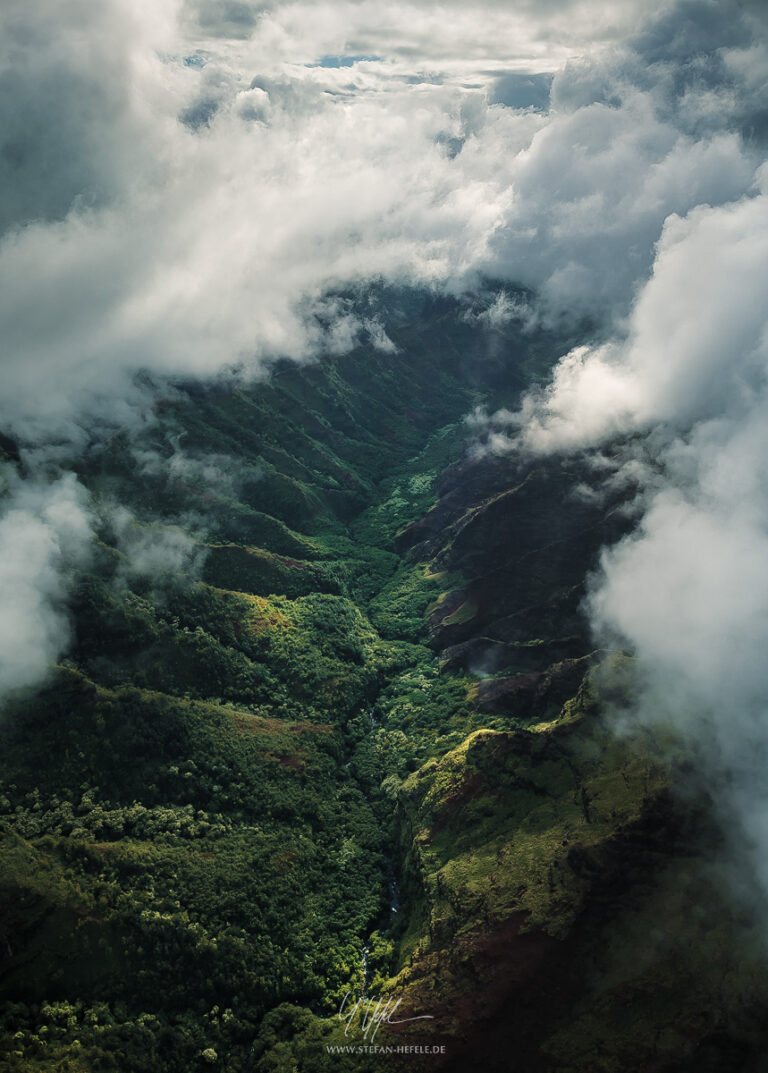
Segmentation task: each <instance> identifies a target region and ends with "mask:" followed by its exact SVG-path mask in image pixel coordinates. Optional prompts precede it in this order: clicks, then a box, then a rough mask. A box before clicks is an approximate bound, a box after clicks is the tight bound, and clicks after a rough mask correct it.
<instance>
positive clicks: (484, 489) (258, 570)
mask: <svg viewBox="0 0 768 1073" xmlns="http://www.w3.org/2000/svg"><path fill="white" fill-rule="evenodd" d="M389 302H390V305H391V306H392V307H394V308H396V309H397V317H396V319H395V323H393V324H391V325H388V332H389V334H390V336H391V339H392V340H393V343H394V346H393V347H391V348H388V349H387V350H386V351H385V350H382V349H376V347H375V346H373V345H371V346H360V347H358V348H357V349H355V350H353V351H352V352H351V353H349V354H346V355H343V356H338V355H333V354H328V355H326V356H325V357H323V358H321V359H320V360H319V361H317V362H314V363H311V364H307V365H304V366H300V365H297V364H278V365H276V366H275V367H274V368H273V369H272V370H271V373H270V376H269V377H268V379H265V380H263V381H261V382H258V383H247V382H242V381H238V380H237V379H230V380H228V381H223V380H222V381H221V382H218V383H211V384H208V385H205V386H201V385H200V384H192V383H185V382H179V383H177V384H175V385H174V386H173V389H172V390H170V389H169V391H168V393H167V396H164V397H162V398H160V399H159V401H157V402H156V405H155V412H154V413H153V414H152V415H151V419H148V420H147V422H146V427H145V428H144V429H143V431H141V433H140V434H137V433H135V432H132V433H131V434H130V435H129V434H128V433H126V434H125V435H122V434H120V435H115V436H113V437H112V438H111V439H109V440H108V441H107V442H104V441H103V440H100V439H98V438H96V437H94V442H93V443H92V444H91V445H90V447H89V448H88V449H87V450H86V451H84V452H81V453H80V454H79V455H78V457H76V458H72V459H71V460H69V462H68V465H69V468H71V469H72V470H74V471H75V472H76V473H77V474H78V479H79V480H80V482H81V483H82V484H83V485H84V486H85V488H86V489H87V490H88V493H89V495H90V497H91V501H92V503H93V510H94V514H95V519H96V522H95V530H96V537H95V539H94V541H93V546H92V549H91V552H90V555H89V557H88V559H87V561H84V562H81V563H78V564H73V566H72V568H71V576H70V592H69V598H68V599H69V607H70V613H71V617H72V643H71V645H70V647H69V649H68V652H67V654H66V657H65V658H64V659H63V660H62V661H61V663H60V665H59V666H57V667H56V668H55V669H54V668H52V669H51V672H50V675H49V677H48V679H47V681H46V683H45V684H44V686H43V687H42V688H40V689H39V690H37V691H35V692H34V693H30V692H28V691H27V692H22V693H18V694H17V695H15V696H13V697H12V699H11V700H10V701H9V702H8V703H7V704H6V705H5V710H4V711H3V712H2V717H1V718H0V777H1V786H0V831H1V832H2V844H1V846H0V854H1V856H2V861H1V864H0V905H1V906H2V918H1V919H2V923H1V927H2V935H1V936H0V999H2V1009H1V1010H0V1017H1V1018H2V1026H3V1028H2V1039H1V1040H0V1066H1V1067H2V1069H4V1070H6V1069H7V1070H8V1071H9V1073H27V1071H30V1073H35V1071H39V1073H54V1071H56V1073H59V1071H60V1073H65V1071H68V1073H96V1071H115V1073H117V1071H120V1073H122V1071H125V1073H190V1071H195V1070H198V1071H201V1070H206V1069H213V1070H222V1071H226V1073H245V1071H249V1073H288V1071H291V1070H303V1071H307V1073H315V1071H318V1073H319V1071H322V1070H326V1069H327V1070H345V1069H346V1070H350V1071H357V1070H366V1069H372V1070H374V1069H383V1068H390V1067H392V1066H394V1067H395V1068H400V1067H401V1066H400V1065H398V1063H401V1065H402V1067H403V1068H422V1066H427V1067H428V1068H435V1069H438V1068H441V1069H447V1070H453V1069H455V1070H465V1069H470V1068H481V1067H484V1068H486V1069H488V1070H493V1069H498V1070H506V1069H510V1068H520V1069H526V1070H527V1071H528V1073H535V1071H537V1070H539V1071H542V1073H543V1071H551V1073H554V1071H557V1073H633V1071H635V1073H656V1071H657V1073H673V1071H675V1073H694V1071H696V1073H706V1071H708V1070H711V1071H712V1073H715V1071H718V1073H728V1071H734V1073H736V1071H741V1070H755V1071H757V1070H760V1069H762V1068H764V1066H761V1065H760V1062H761V1061H762V1055H763V1054H764V1053H765V1051H766V1047H768V1039H767V1038H766V1025H765V1017H764V1011H765V1008H766V1003H767V1002H768V974H766V971H765V968H764V965H763V963H762V961H761V954H760V951H761V944H760V942H759V941H758V939H757V936H758V928H757V924H756V922H755V921H754V920H753V919H752V917H751V916H750V913H749V911H748V909H747V907H746V902H745V903H744V905H742V904H741V903H740V902H738V901H736V902H734V901H733V900H732V899H730V898H728V897H726V895H725V893H724V892H723V890H722V885H721V883H720V880H719V879H718V877H717V876H716V875H715V874H714V872H713V870H712V868H711V866H710V861H711V859H712V856H713V854H714V853H715V852H716V851H717V848H718V845H719V841H720V838H721V836H720V834H719V831H718V828H717V826H716V824H715V823H714V821H713V820H712V818H711V807H710V806H711V802H710V800H709V798H708V793H707V788H706V787H703V786H702V785H701V784H700V783H697V782H696V781H695V780H693V779H692V778H691V769H692V766H693V760H692V758H691V756H690V755H689V754H688V752H686V750H685V749H684V748H683V746H682V745H681V743H679V742H678V741H677V740H676V739H675V737H674V735H673V734H672V733H671V731H670V732H669V733H665V732H664V731H663V730H660V729H658V728H654V729H651V728H650V727H648V726H627V725H626V724H623V723H621V720H620V718H619V713H620V712H621V711H622V709H623V707H624V705H625V701H626V698H627V697H628V696H630V695H631V693H632V689H633V675H634V665H633V660H632V656H631V653H628V652H620V651H607V650H597V651H596V650H595V648H594V643H593V642H592V640H591V637H590V634H589V630H588V627H587V624H586V621H585V619H584V617H583V615H582V612H581V602H582V599H583V597H584V592H585V579H586V578H587V576H588V574H589V571H590V570H591V569H593V568H594V566H595V564H596V562H597V558H598V555H599V551H600V548H601V547H602V546H604V545H605V544H606V543H611V542H613V541H615V540H617V539H619V538H620V537H621V536H622V535H623V534H624V533H625V532H627V530H628V527H629V525H630V520H631V513H630V511H629V509H628V507H627V504H628V502H629V501H631V498H632V489H631V488H626V487H623V488H621V489H619V490H613V491H610V490H609V491H606V490H605V489H602V488H601V487H600V472H599V469H598V468H596V467H595V466H594V465H591V464H590V461H589V459H588V458H587V457H585V456H583V455H576V456H574V455H570V456H567V457H566V456H558V455H553V456H549V457H547V458H544V459H542V458H539V459H535V460H534V459H526V458H525V457H523V456H510V455H509V454H507V455H505V456H503V457H496V456H495V455H494V454H493V453H492V452H491V451H478V450H473V449H472V439H473V432H472V427H471V424H469V423H468V422H467V421H466V415H467V414H469V413H471V412H472V411H473V409H474V408H475V407H478V406H489V407H491V406H492V407H495V408H497V407H500V406H514V404H515V402H516V401H517V400H518V399H519V396H520V394H521V393H522V392H523V391H524V390H525V389H527V388H529V387H530V386H531V385H534V384H536V383H537V382H539V381H544V380H545V379H546V377H547V375H548V373H549V370H550V369H551V366H552V364H553V362H554V361H555V360H556V359H557V358H558V357H559V355H560V354H561V353H563V352H564V351H565V350H566V349H567V348H568V347H569V346H570V345H572V344H573V343H574V342H578V332H575V333H574V332H573V331H571V334H570V335H569V336H568V337H567V338H566V337H565V336H560V335H558V333H557V332H556V331H554V330H549V331H545V330H543V329H537V330H530V329H529V330H527V331H524V330H523V327H522V326H521V324H520V323H516V322H515V321H514V320H513V321H510V322H508V323H507V325H506V327H504V328H501V329H500V328H490V327H488V326H487V325H484V324H482V323H480V321H479V320H478V318H477V317H473V315H472V310H471V307H469V306H468V305H467V304H466V303H464V304H458V303H456V302H453V301H450V300H447V299H446V300H440V301H436V300H426V299H421V300H420V303H416V302H415V300H414V299H413V298H410V299H409V298H408V297H407V295H400V296H399V297H398V298H397V301H395V300H394V297H393V296H390V297H389ZM398 303H399V305H398ZM0 449H1V450H2V454H3V461H4V466H5V467H6V468H7V469H9V470H12V469H14V468H22V469H23V465H24V463H23V459H22V458H20V456H19V454H18V453H17V448H16V445H15V444H14V442H13V441H12V440H10V439H3V440H2V444H1V445H0ZM590 490H591V493H592V494H588V493H589V492H590ZM350 992H351V993H352V995H353V996H365V997H366V998H369V997H370V998H373V999H375V998H376V997H377V996H394V997H395V998H396V999H398V1000H400V1006H399V1009H398V1013H397V1017H396V1018H393V1020H394V1019H397V1020H402V1021H404V1022H406V1023H404V1024H401V1025H387V1024H384V1025H383V1026H382V1028H381V1031H379V1032H378V1033H377V1035H376V1037H375V1041H374V1042H375V1043H376V1045H377V1046H379V1047H380V1048H381V1051H379V1052H376V1051H375V1049H369V1050H367V1051H365V1050H363V1051H362V1052H358V1053H341V1052H339V1053H336V1051H335V1048H337V1047H349V1046H350V1045H353V1044H364V1043H365V1042H366V1040H365V1039H364V1038H363V1036H362V1032H361V1029H360V1025H359V1024H352V1025H350V1024H349V1023H348V1022H345V1021H343V1020H341V1019H340V1018H339V1016H338V1011H339V1009H340V1007H341V1005H342V1003H343V1002H344V1001H345V996H347V995H348V993H350ZM411 1018H431V1019H430V1020H427V1019H424V1020H415V1021H412V1020H410V1019H411ZM368 1042H370V1037H369V1039H368ZM398 1046H399V1047H405V1048H407V1047H413V1046H420V1047H430V1048H432V1047H434V1048H435V1054H430V1056H429V1057H424V1056H419V1055H417V1056H413V1055H408V1056H407V1057H406V1055H407V1052H401V1054H400V1055H398V1054H397V1053H395V1054H394V1055H392V1054H390V1053H385V1052H387V1051H391V1050H393V1049H394V1050H396V1048H397V1047H398ZM409 1063H410V1064H409Z"/></svg>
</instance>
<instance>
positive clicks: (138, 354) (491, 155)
mask: <svg viewBox="0 0 768 1073" xmlns="http://www.w3.org/2000/svg"><path fill="white" fill-rule="evenodd" d="M46 3H47V7H46V13H47V17H46V18H41V13H40V10H39V8H37V9H36V10H35V11H32V10H30V9H29V8H28V6H24V5H22V4H21V3H20V2H13V3H12V4H11V5H10V6H8V5H6V8H5V9H4V12H3V16H2V18H3V26H2V29H3V35H2V37H0V40H2V42H3V44H2V45H1V46H0V48H2V49H3V60H4V66H5V68H7V70H8V72H9V74H8V78H7V79H6V80H5V82H2V84H1V85H0V109H2V114H3V115H4V116H5V117H6V118H7V119H8V123H7V125H6V126H7V129H8V130H9V134H8V136H7V138H6V140H5V142H4V148H3V149H2V150H0V156H1V157H2V161H3V164H2V167H4V168H5V171H4V172H3V178H4V180H5V186H6V188H7V191H8V197H7V199H6V201H5V206H6V208H5V212H6V217H5V222H4V227H5V234H4V237H3V238H2V240H1V241H0V324H2V328H3V339H4V363H3V372H4V383H5V387H6V392H5V395H6V398H7V399H8V400H11V402H10V404H7V405H5V406H4V407H3V408H2V409H0V420H1V421H3V423H4V424H6V425H7V426H12V427H13V428H14V429H15V431H16V432H17V434H19V435H21V436H22V437H25V438H26V439H28V440H30V441H39V440H40V439H41V438H42V437H43V436H44V435H45V434H46V433H47V434H48V435H49V436H50V437H61V436H64V435H69V436H71V437H75V438H76V437H77V436H78V435H80V436H82V433H78V431H77V428H75V427H73V426H77V424H78V423H77V418H78V415H80V421H79V427H80V428H82V426H83V425H86V426H88V427H92V426H93V424H94V421H95V420H96V418H97V417H98V419H99V420H108V421H111V422H112V423H113V424H125V423H126V422H130V421H131V420H136V416H135V414H136V413H137V412H139V411H140V410H141V408H142V406H143V405H145V404H146V392H142V391H138V390H137V389H136V387H135V385H134V383H133V379H134V377H135V374H136V372H137V371H138V370H140V369H147V370H150V372H151V373H152V374H153V375H154V376H155V377H160V378H163V377H174V376H178V375H182V376H188V375H198V376H208V375H213V374H216V373H218V372H219V371H221V370H222V369H226V368H228V367H232V366H242V367H244V368H245V369H246V370H248V371H250V373H252V374H257V375H258V374H260V373H262V372H263V370H264V369H265V368H266V367H267V366H268V364H269V362H270V361H271V360H272V359H273V358H274V357H276V356H288V357H293V358H295V359H297V360H307V359H309V358H311V357H312V356H314V355H316V354H317V353H318V352H320V351H321V350H322V349H323V348H326V347H329V346H330V347H331V348H333V347H335V346H338V345H340V342H339V341H340V340H342V339H344V338H348V339H349V340H350V341H351V340H352V339H354V338H355V336H354V333H350V332H349V331H347V332H346V335H345V331H346V329H345V328H344V326H343V324H341V323H340V324H339V326H338V327H336V328H334V327H333V326H330V327H329V326H328V324H327V319H326V323H325V327H323V324H322V323H321V322H322V321H323V316H322V313H321V315H320V316H319V317H318V316H317V315H316V314H317V311H318V309H319V310H321V311H322V308H323V302H324V301H325V300H326V297H325V296H326V295H327V293H328V292H329V291H333V290H336V291H338V290H339V289H340V288H342V287H345V286H349V285H355V284H359V283H361V282H362V281H365V280H368V279H372V278H384V279H385V280H388V281H390V282H395V283H399V284H409V283H410V284H416V285H424V286H429V287H442V288H446V289H448V290H450V291H452V292H454V293H456V292H461V291H462V290H463V289H466V288H472V287H473V286H476V284H477V281H478V279H479V278H480V277H481V276H483V275H485V276H492V277H495V278H506V279H508V280H510V281H512V282H522V283H523V284H526V285H527V286H529V287H532V288H536V289H538V290H539V292H540V296H541V297H540V300H541V302H542V308H543V310H544V313H545V314H546V315H547V316H549V317H550V318H553V317H554V318H556V317H559V316H561V315H563V314H564V313H567V314H570V315H573V316H576V317H582V316H584V315H585V314H590V315H592V316H596V317H598V316H599V317H601V318H603V319H607V320H611V319H614V320H616V319H620V318H621V317H623V316H625V315H626V312H627V311H628V309H629V307H630V304H631V301H632V297H633V295H634V293H635V290H636V288H637V287H638V285H639V284H640V283H641V282H642V281H643V279H644V278H645V276H646V275H647V273H648V271H649V269H650V266H651V264H652V262H653V248H654V243H655V242H656V240H657V239H658V237H659V233H660V231H661V228H662V225H663V223H664V220H665V219H666V218H667V217H668V216H669V215H670V213H677V214H679V215H685V214H686V213H688V212H689V211H690V210H691V209H692V208H693V207H694V206H696V205H698V204H703V203H706V204H710V205H718V204H722V203H724V202H727V201H731V200H733V199H735V198H738V197H739V196H740V195H742V194H743V192H744V190H745V189H746V188H747V187H748V185H749V183H750V182H751V178H752V175H753V172H754V169H755V166H756V162H757V151H756V149H755V147H754V146H753V145H752V144H751V143H749V142H747V141H745V140H744V137H743V130H744V129H746V127H747V126H749V124H750V122H751V123H752V127H755V129H756V127H758V126H759V123H760V117H759V115H758V111H757V108H758V105H757V101H758V98H759V87H760V85H761V72H762V70H763V67H762V64H763V62H764V60H763V53H762V52H761V42H760V40H759V39H758V38H757V37H756V35H755V34H754V33H753V32H752V31H751V29H750V26H751V23H749V20H748V16H747V15H743V16H741V17H738V16H737V17H734V18H732V19H730V21H729V24H728V25H729V29H728V34H727V37H726V45H727V47H726V48H725V50H724V49H723V48H722V47H721V43H720V42H719V40H718V37H717V35H718V34H719V33H720V32H721V30H722V28H723V25H724V24H723V23H722V20H719V21H718V20H717V19H715V18H714V16H711V13H710V16H708V20H707V19H705V18H704V17H703V16H702V17H701V18H699V20H698V22H696V19H694V18H693V16H692V15H691V12H692V11H694V12H695V11H698V7H696V5H693V6H692V5H691V4H683V5H680V4H678V5H666V6H663V19H665V20H666V21H665V22H664V21H663V22H662V23H661V24H657V26H658V25H661V26H662V29H663V27H666V28H667V29H665V30H664V32H663V33H662V31H661V30H659V29H658V28H657V29H655V30H654V29H653V25H651V26H650V28H648V29H646V30H645V31H644V32H643V33H640V32H639V29H638V27H640V26H641V25H646V26H647V25H648V24H649V23H650V24H652V23H653V13H654V10H655V8H654V7H653V6H651V7H648V6H647V5H646V6H641V5H634V4H628V5H622V6H621V12H620V13H617V12H616V11H615V9H616V5H607V6H606V5H605V4H602V3H597V2H595V3H592V2H586V0H582V2H581V3H575V2H571V3H552V4H548V5H533V4H522V5H518V6H516V8H515V11H514V12H511V11H510V9H509V5H504V4H495V3H486V4H481V5H479V6H477V7H473V8H471V9H467V8H462V10H461V11H459V10H458V8H455V9H454V7H451V8H450V9H447V8H443V7H439V6H436V5H434V4H429V3H416V2H413V3H403V4H400V5H396V6H395V7H394V8H392V9H389V8H386V9H384V8H382V7H381V5H373V4H371V3H369V2H365V0H361V2H360V3H346V2H341V0H339V2H336V3H324V4H318V5H311V6H310V5H306V4H302V3H290V4H273V5H263V4H247V3H218V4H212V3H197V4H187V5H177V4H175V3H172V2H170V0H169V2H167V3H164V4H160V5H151V4H149V3H142V4H139V5H136V4H128V3H127V0H109V2H108V3H105V4H103V5H100V7H99V12H98V15H97V17H96V21H95V22H92V21H89V19H90V14H89V11H88V10H86V8H87V5H85V4H83V3H82V2H81V0H65V2H64V3H61V4H53V3H52V0H50V2H48V0H46ZM657 6H661V5H657ZM699 6H700V7H701V8H702V10H705V9H706V11H707V12H709V9H710V7H711V5H708V4H707V3H706V2H705V0H701V4H700V5H699ZM447 10H450V17H446V11H447ZM565 15H567V16H568V18H567V19H565ZM670 20H673V24H674V25H675V26H676V27H677V29H676V31H675V34H674V35H673V36H674V42H675V45H674V49H672V51H671V52H670V49H671V46H670V49H667V52H664V50H663V48H662V46H661V44H660V43H659V42H660V41H662V40H663V39H664V34H666V33H667V30H668V29H669V27H670V25H672V23H670ZM699 23H701V25H700V26H699ZM689 24H690V25H689ZM694 24H695V26H694V29H695V28H696V27H698V29H696V32H694V29H691V26H693V25H694ZM238 27H239V28H240V29H238ZM241 31H242V32H241ZM630 31H631V34H634V36H631V35H630V36H629V37H627V33H628V32H630ZM723 32H725V31H724V30H723ZM707 34H709V35H710V36H709V37H708V36H707ZM104 41H110V42H111V48H110V49H109V50H105V49H104V47H103V42H104ZM609 41H610V42H611V43H612V47H611V49H610V50H607V49H606V48H605V45H606V43H607V42H609ZM622 41H623V42H624V43H623V44H622ZM686 42H687V44H686ZM686 48H687V49H688V53H686ZM660 50H661V51H660ZM577 53H580V54H581V57H582V58H581V59H578V58H577ZM329 55H330V56H342V57H343V56H348V57H352V59H353V62H351V65H349V66H338V67H328V66H326V67H313V66H309V65H311V64H313V63H316V62H318V61H319V60H320V59H321V58H322V57H323V56H329ZM366 56H376V57H381V60H376V61H375V62H371V61H370V60H365V59H357V60H355V59H354V57H366ZM686 57H687V58H686ZM649 58H651V59H652V61H653V62H652V63H650V64H649V63H648V59H649ZM697 64H698V67H697ZM689 68H690V70H691V71H694V69H695V70H697V71H700V70H704V72H705V74H706V78H705V77H704V75H701V76H700V77H699V76H697V77H694V76H693V74H691V76H690V77H687V76H686V78H685V79H683V81H682V82H680V84H677V83H675V81H674V78H673V71H674V70H675V69H678V70H679V69H685V70H688V69H689ZM553 71H555V74H554V81H553V82H552V106H551V108H550V110H549V111H548V112H547V111H545V110H542V109H544V108H545V100H544V96H543V95H542V94H543V92H544V87H546V86H547V85H548V83H549V81H550V79H551V77H552V72H553ZM697 78H698V81H697ZM505 79H506V82H505V81H504V80H505ZM503 86H506V87H507V90H509V91H510V93H511V96H510V93H508V92H507V91H506V90H503V89H501V88H500V87H503ZM515 87H517V90H520V88H521V87H522V89H524V90H525V89H526V87H527V90H531V92H533V90H535V91H536V93H535V94H534V95H535V96H536V100H537V101H538V102H539V104H538V107H539V110H538V111H536V110H535V109H532V108H530V107H529V105H528V101H529V98H525V99H519V93H518V99H517V100H516V99H515V92H517V90H515ZM702 87H703V88H702ZM512 90H515V92H512ZM705 91H706V92H705ZM529 97H530V94H529ZM531 99H532V98H531ZM737 99H741V100H742V104H741V105H740V106H739V108H736V106H735V105H734V101H735V100H737ZM502 100H506V102H507V103H494V102H501V101H502ZM3 102H4V103H3ZM686 102H687V103H686ZM692 102H694V103H692ZM696 102H698V105H700V107H699V111H700V112H701V113H702V114H704V112H706V116H707V120H706V124H705V126H704V127H701V124H699V126H697V122H698V120H696V121H694V118H691V117H692V116H693V111H695V108H694V104H695V103H696ZM750 102H751V103H750ZM509 105H513V106H512V107H510V106H509ZM698 105H697V106H698ZM734 109H735V110H734ZM702 110H703V111H702ZM736 112H738V115H736ZM681 117H682V118H681ZM700 127H701V129H700ZM22 143H23V145H24V146H28V148H27V149H23V151H22V149H20V148H19V146H22ZM341 320H343V316H342V315H340V321H341ZM348 327H349V325H347V328H348ZM350 345H351V342H350ZM41 381H42V382H45V383H46V384H47V385H48V390H47V391H46V392H44V393H43V394H42V395H41V393H40V391H39V384H40V382H41ZM84 415H85V416H84ZM132 415H133V416H132Z"/></svg>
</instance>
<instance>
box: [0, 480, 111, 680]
mask: <svg viewBox="0 0 768 1073" xmlns="http://www.w3.org/2000/svg"><path fill="white" fill-rule="evenodd" d="M7 476H8V479H9V481H10V491H9V494H8V496H7V498H6V500H5V502H4V504H3V510H2V514H0V699H4V698H5V697H6V696H7V695H8V693H9V692H11V691H13V690H17V689H21V688H24V687H26V686H32V685H37V684H38V683H39V682H40V680H41V679H43V678H44V677H45V675H46V674H47V673H48V671H49V670H50V667H51V664H53V663H54V662H55V661H56V659H58V657H59V656H60V655H61V654H62V652H63V651H64V650H65V648H66V646H67V643H68V641H69V619H68V616H67V611H66V598H67V591H68V587H69V572H70V571H71V569H72V568H73V567H74V566H76V565H78V564H82V563H83V562H84V561H85V560H86V558H87V556H88V553H89V546H90V540H91V535H92V533H91V515H90V511H89V508H88V502H87V496H86V493H85V490H84V489H83V488H82V487H81V486H80V485H79V484H78V483H77V481H76V480H75V478H74V476H72V475H71V474H69V475H66V476H64V477H62V478H60V479H59V480H57V481H55V482H54V483H52V484H45V483H32V482H27V483H25V484H22V483H20V482H19V481H18V479H17V478H16V477H15V476H11V475H7Z"/></svg>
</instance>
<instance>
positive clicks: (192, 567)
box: [105, 504, 205, 588]
mask: <svg viewBox="0 0 768 1073" xmlns="http://www.w3.org/2000/svg"><path fill="white" fill-rule="evenodd" d="M105 514H106V519H107V521H108V523H109V526H110V529H111V531H112V534H113V537H114V540H115V545H116V547H117V550H118V551H119V552H120V555H121V560H120V563H119V565H118V568H117V571H116V574H115V581H116V583H117V585H118V587H120V588H122V587H125V586H127V585H128V584H129V583H131V582H132V581H135V580H137V579H141V580H143V581H145V582H150V583H151V584H152V585H154V586H157V587H158V588H159V587H160V586H162V585H164V584H172V585H178V584H180V583H181V582H182V580H183V579H184V580H187V581H188V580H189V579H191V578H195V577H197V576H199V574H200V571H201V570H202V566H203V559H204V557H205V549H204V548H203V546H202V545H201V544H200V542H199V540H196V539H195V538H194V537H193V536H191V535H190V533H188V532H186V531H185V530H184V529H182V528H180V527H179V526H177V525H162V526H160V525H146V524H142V523H140V522H138V521H137V520H136V518H135V517H134V516H133V514H132V513H131V512H130V511H129V510H128V509H127V508H126V507H123V506H121V505H119V504H117V505H114V506H112V507H111V509H110V508H107V509H106V511H105Z"/></svg>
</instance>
